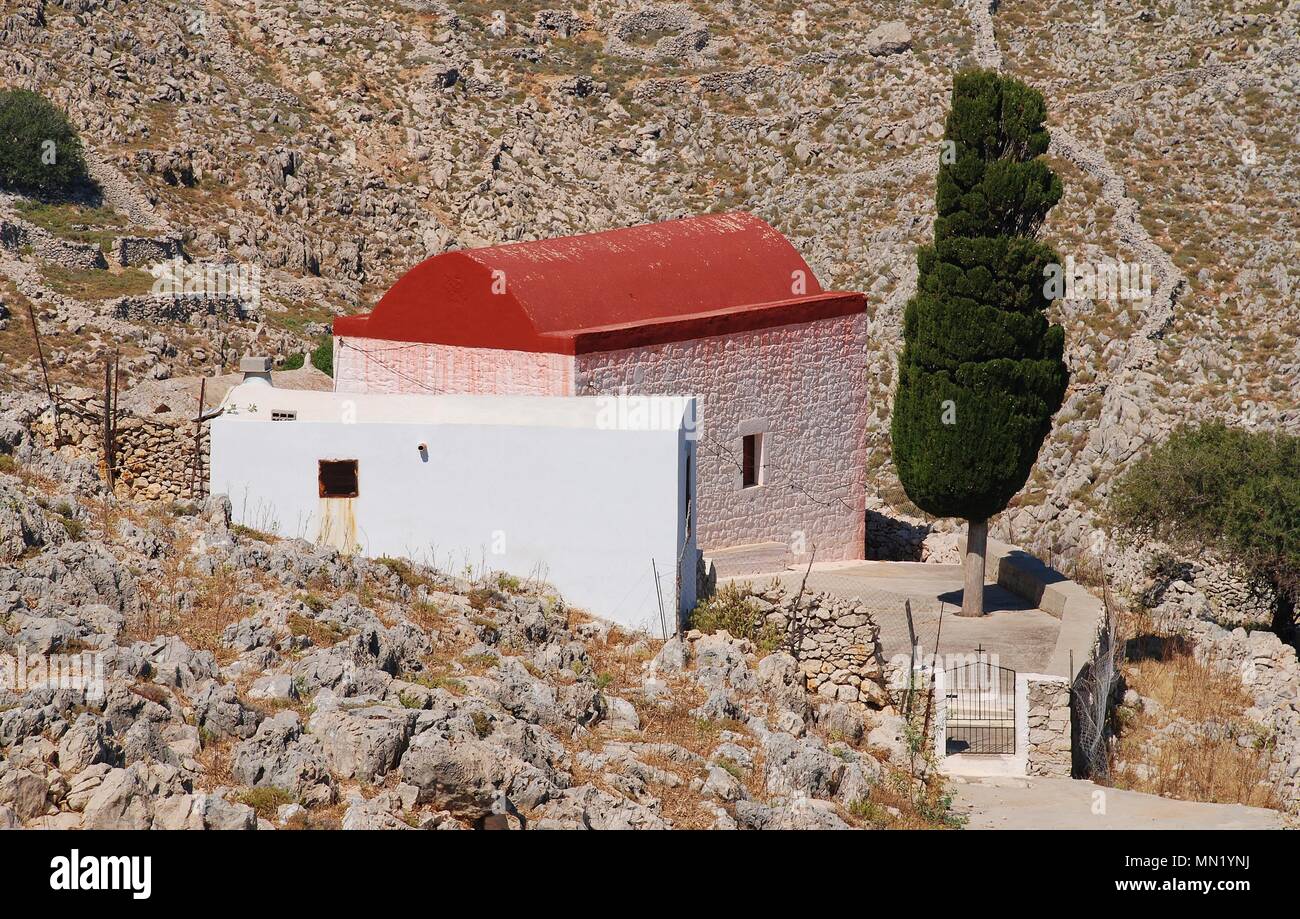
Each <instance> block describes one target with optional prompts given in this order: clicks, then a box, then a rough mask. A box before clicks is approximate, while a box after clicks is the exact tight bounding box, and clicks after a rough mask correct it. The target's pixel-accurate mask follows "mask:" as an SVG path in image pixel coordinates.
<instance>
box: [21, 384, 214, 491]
mask: <svg viewBox="0 0 1300 919" xmlns="http://www.w3.org/2000/svg"><path fill="white" fill-rule="evenodd" d="M59 429H60V433H61V434H62V436H63V440H62V441H61V443H62V444H65V445H71V446H72V447H73V448H74V449H76V450H77V451H78V452H80V453H82V454H84V455H86V456H90V457H93V458H94V459H95V461H96V462H97V463H98V464H99V466H100V474H101V475H103V454H104V401H103V399H102V398H101V399H95V398H93V397H88V396H84V395H76V394H74V395H72V396H67V395H65V396H63V397H62V398H61V400H60V403H59ZM32 432H33V433H34V434H35V435H36V436H37V437H38V438H40V439H41V440H42V441H44V443H45V444H46V445H47V446H50V445H52V444H53V442H54V417H53V414H52V413H51V412H50V411H49V410H48V409H47V410H46V411H45V412H44V413H43V414H42V415H41V416H40V418H38V419H37V420H36V421H35V422H34V423H33V425H32ZM199 449H200V462H201V468H200V469H199V475H198V481H197V484H196V485H195V486H194V487H191V480H192V479H193V466H194V423H193V422H192V421H185V420H181V419H178V418H176V417H175V416H166V417H161V416H160V417H158V418H150V417H148V416H140V415H125V416H120V417H119V418H118V421H117V462H116V464H115V465H116V470H117V481H116V487H115V491H116V493H117V494H118V495H119V496H120V497H133V498H136V499H137V500H145V501H164V502H172V501H184V502H198V501H201V500H203V499H204V498H205V497H206V495H207V487H208V485H207V483H208V463H209V442H208V427H207V425H204V426H203V429H202V434H201V440H200V446H199Z"/></svg>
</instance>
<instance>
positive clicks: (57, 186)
mask: <svg viewBox="0 0 1300 919" xmlns="http://www.w3.org/2000/svg"><path fill="white" fill-rule="evenodd" d="M86 180H87V174H86V161H85V157H84V155H83V153H82V149H81V140H80V138H78V137H77V132H76V131H75V130H73V128H72V125H71V124H70V123H69V122H68V118H67V116H66V115H64V114H63V112H61V111H59V110H58V109H57V108H55V107H54V106H53V105H52V104H51V103H50V102H49V101H47V100H46V99H44V98H43V97H41V96H38V95H37V94H36V93H33V92H28V91H27V90H25V89H11V90H6V91H4V92H0V186H3V187H5V188H9V189H12V190H15V191H20V192H25V193H29V194H37V195H42V196H61V195H66V194H68V193H69V192H71V191H72V190H73V189H74V188H76V186H77V185H78V184H79V183H82V182H85V181H86Z"/></svg>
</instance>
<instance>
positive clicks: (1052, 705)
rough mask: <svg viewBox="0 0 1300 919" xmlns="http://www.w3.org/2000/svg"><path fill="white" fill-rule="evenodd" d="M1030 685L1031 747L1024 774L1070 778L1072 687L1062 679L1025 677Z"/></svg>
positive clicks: (1030, 674) (1036, 676) (1036, 674)
mask: <svg viewBox="0 0 1300 919" xmlns="http://www.w3.org/2000/svg"><path fill="white" fill-rule="evenodd" d="M1023 678H1024V680H1025V681H1026V683H1027V686H1028V692H1027V693H1026V695H1027V700H1028V716H1029V744H1028V750H1027V751H1026V753H1027V757H1026V765H1025V771H1026V772H1027V773H1028V774H1029V775H1046V776H1056V777H1058V778H1069V777H1070V773H1071V769H1072V767H1073V763H1072V754H1071V752H1070V684H1069V682H1068V681H1066V680H1065V679H1064V678H1063V677H1054V676H1045V675H1043V674H1039V673H1027V674H1023Z"/></svg>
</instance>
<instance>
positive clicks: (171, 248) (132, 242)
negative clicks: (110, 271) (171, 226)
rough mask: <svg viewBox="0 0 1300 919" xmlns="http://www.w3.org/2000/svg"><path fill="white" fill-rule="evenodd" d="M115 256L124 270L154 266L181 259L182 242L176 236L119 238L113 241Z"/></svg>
mask: <svg viewBox="0 0 1300 919" xmlns="http://www.w3.org/2000/svg"><path fill="white" fill-rule="evenodd" d="M113 255H114V258H115V259H116V260H117V263H118V264H119V265H121V266H122V267H123V268H134V267H140V266H142V265H153V264H157V263H158V262H166V261H170V260H171V259H174V258H180V255H181V241H180V238H179V237H176V236H160V237H156V238H151V237H148V236H119V237H118V238H117V239H115V240H113Z"/></svg>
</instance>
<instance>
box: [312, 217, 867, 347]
mask: <svg viewBox="0 0 1300 919" xmlns="http://www.w3.org/2000/svg"><path fill="white" fill-rule="evenodd" d="M796 272H802V275H801V277H802V281H803V284H804V289H803V291H801V292H800V293H799V294H798V295H796V293H795V291H796V290H797V289H798V288H797V286H796V280H797V279H798V277H800V276H796V274H795V273H796ZM863 309H865V300H864V298H863V295H862V294H859V293H847V292H846V293H836V292H825V291H823V290H822V287H821V285H820V284H819V283H818V282H817V279H816V277H814V275H813V273H812V270H811V269H810V268H809V267H808V265H807V263H806V262H804V260H803V259H802V258H801V257H800V255H799V253H798V252H797V251H795V249H794V247H793V246H791V245H790V243H789V241H788V240H787V239H786V238H785V237H784V236H782V235H781V234H780V233H778V232H777V231H776V230H774V229H773V228H772V227H771V226H769V225H768V224H767V223H766V222H764V221H763V220H760V219H759V218H757V217H754V216H752V215H750V214H745V213H733V214H708V215H705V216H702V217H690V218H687V219H684V220H670V221H666V222H664V223H651V224H644V225H642V226H635V227H627V228H626V229H621V230H610V231H608V232H604V233H588V234H584V235H582V236H565V237H560V238H557V239H544V240H539V241H537V242H524V243H512V244H509V245H504V246H489V247H487V248H483V249H468V250H462V251H458V252H448V253H445V254H443V255H437V256H434V257H433V258H430V259H426V260H425V261H423V262H421V263H420V264H419V265H416V266H415V267H414V268H412V269H411V270H410V271H409V272H407V273H406V274H405V275H404V276H403V277H402V278H401V279H400V280H398V282H397V283H396V284H394V285H393V287H392V288H391V289H390V290H389V291H388V293H386V294H385V295H384V296H383V298H381V299H380V301H379V303H378V304H376V306H375V309H374V311H373V312H371V313H369V314H368V315H361V316H347V317H340V318H338V319H336V320H334V334H335V335H338V336H342V337H349V336H351V337H356V338H378V339H385V340H389V341H420V342H436V343H439V344H448V345H461V346H465V347H479V348H502V349H509V350H515V351H541V352H550V353H558V354H575V353H585V352H591V351H609V350H614V349H617V348H627V347H635V346H638V345H648V344H659V343H662V342H666V341H682V340H686V339H691V338H702V337H706V336H709V335H719V334H725V333H730V332H737V331H746V330H751V329H756V328H769V327H772V326H778V325H789V324H791V323H796V322H809V321H811V320H813V319H820V318H824V317H827V316H842V315H846V314H848V313H854V312H862V310H863Z"/></svg>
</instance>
